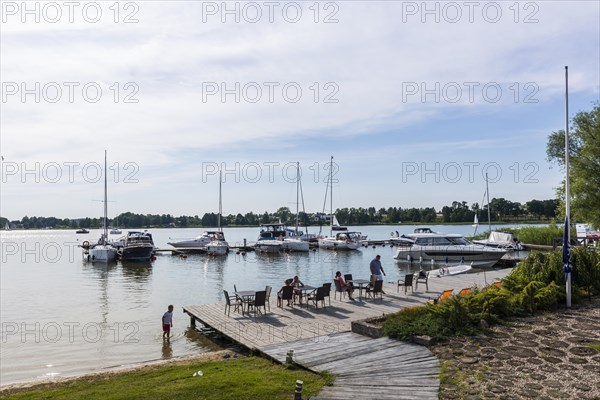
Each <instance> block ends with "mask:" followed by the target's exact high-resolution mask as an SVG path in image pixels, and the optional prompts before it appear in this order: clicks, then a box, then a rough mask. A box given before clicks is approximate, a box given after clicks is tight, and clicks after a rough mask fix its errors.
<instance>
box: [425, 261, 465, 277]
mask: <svg viewBox="0 0 600 400" xmlns="http://www.w3.org/2000/svg"><path fill="white" fill-rule="evenodd" d="M472 269H473V266H471V265H467V264H458V265H452V266H443V267H441V268H440V269H439V270H438V271H435V270H434V271H432V272H431V273H433V274H434V275H435V276H437V277H438V278H441V277H444V276H451V275H458V274H464V273H465V272H468V271H470V270H472Z"/></svg>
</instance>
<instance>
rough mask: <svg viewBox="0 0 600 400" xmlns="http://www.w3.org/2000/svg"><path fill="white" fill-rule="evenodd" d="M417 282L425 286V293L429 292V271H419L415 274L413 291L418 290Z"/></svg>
mask: <svg viewBox="0 0 600 400" xmlns="http://www.w3.org/2000/svg"><path fill="white" fill-rule="evenodd" d="M419 282H421V283H424V284H425V291H426V292H429V271H423V270H420V271H419V273H418V274H417V280H416V282H415V289H418V288H419Z"/></svg>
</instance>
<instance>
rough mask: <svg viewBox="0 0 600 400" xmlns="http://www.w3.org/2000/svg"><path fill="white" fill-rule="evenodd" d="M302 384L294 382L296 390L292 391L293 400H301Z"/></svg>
mask: <svg viewBox="0 0 600 400" xmlns="http://www.w3.org/2000/svg"><path fill="white" fill-rule="evenodd" d="M303 384H304V382H302V381H299V380H298V381H296V390H295V391H294V400H302V385H303Z"/></svg>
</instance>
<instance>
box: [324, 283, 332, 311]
mask: <svg viewBox="0 0 600 400" xmlns="http://www.w3.org/2000/svg"><path fill="white" fill-rule="evenodd" d="M323 289H325V297H327V298H328V299H329V305H331V296H330V294H331V282H329V283H324V284H323Z"/></svg>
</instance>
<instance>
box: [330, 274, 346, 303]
mask: <svg viewBox="0 0 600 400" xmlns="http://www.w3.org/2000/svg"><path fill="white" fill-rule="evenodd" d="M333 283H335V292H334V293H333V298H334V299H335V298H336V295H337V294H338V293H340V300H341V299H342V297H346V288H343V287H342V285H341V284H340V281H338V280H337V279H334V280H333Z"/></svg>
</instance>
